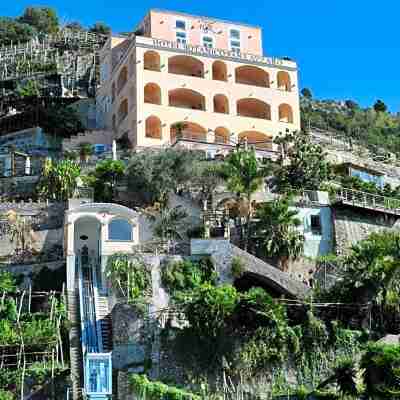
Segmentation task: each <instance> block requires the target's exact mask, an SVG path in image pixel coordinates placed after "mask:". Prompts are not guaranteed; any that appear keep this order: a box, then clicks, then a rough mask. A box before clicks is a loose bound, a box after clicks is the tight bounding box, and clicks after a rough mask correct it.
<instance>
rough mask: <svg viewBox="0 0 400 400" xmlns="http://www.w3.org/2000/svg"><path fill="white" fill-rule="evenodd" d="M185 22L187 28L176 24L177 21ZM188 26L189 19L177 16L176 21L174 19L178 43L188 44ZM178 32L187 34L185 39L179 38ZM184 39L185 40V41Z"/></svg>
mask: <svg viewBox="0 0 400 400" xmlns="http://www.w3.org/2000/svg"><path fill="white" fill-rule="evenodd" d="M178 21H179V22H184V23H185V29H183V28H178V27H177V26H176V23H177V22H178ZM187 28H188V21H187V19H185V18H175V21H174V30H175V41H176V43H178V44H187V42H188V34H187V30H188V29H187ZM178 33H181V34H184V35H185V39H183V38H178ZM183 40H184V42H183Z"/></svg>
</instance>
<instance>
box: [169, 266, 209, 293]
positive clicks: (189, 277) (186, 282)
mask: <svg viewBox="0 0 400 400" xmlns="http://www.w3.org/2000/svg"><path fill="white" fill-rule="evenodd" d="M161 279H162V283H163V285H164V286H165V287H166V288H167V289H168V291H169V292H170V293H171V294H173V293H174V292H176V291H182V290H191V289H194V288H196V287H198V286H199V285H201V284H203V283H205V282H209V283H212V284H214V283H215V281H216V273H215V270H214V265H213V264H212V262H211V260H210V259H209V258H206V259H202V260H200V261H197V262H192V261H189V260H184V261H175V262H172V263H169V264H168V265H166V266H165V267H164V268H163V270H162V275H161Z"/></svg>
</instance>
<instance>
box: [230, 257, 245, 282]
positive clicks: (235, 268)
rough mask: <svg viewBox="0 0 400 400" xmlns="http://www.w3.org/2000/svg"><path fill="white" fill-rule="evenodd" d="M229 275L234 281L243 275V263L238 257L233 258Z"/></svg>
mask: <svg viewBox="0 0 400 400" xmlns="http://www.w3.org/2000/svg"><path fill="white" fill-rule="evenodd" d="M231 273H232V276H233V277H234V278H235V279H238V278H240V277H241V276H242V275H243V273H244V263H243V261H242V259H241V258H240V257H233V258H232V264H231Z"/></svg>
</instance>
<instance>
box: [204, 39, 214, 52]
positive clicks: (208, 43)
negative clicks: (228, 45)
mask: <svg viewBox="0 0 400 400" xmlns="http://www.w3.org/2000/svg"><path fill="white" fill-rule="evenodd" d="M213 42H214V40H213V38H212V37H210V36H203V46H204V47H208V48H209V49H212V48H213Z"/></svg>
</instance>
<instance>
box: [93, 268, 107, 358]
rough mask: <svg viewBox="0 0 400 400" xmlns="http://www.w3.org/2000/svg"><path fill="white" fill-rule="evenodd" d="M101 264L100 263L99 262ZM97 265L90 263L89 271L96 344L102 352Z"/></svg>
mask: <svg viewBox="0 0 400 400" xmlns="http://www.w3.org/2000/svg"><path fill="white" fill-rule="evenodd" d="M100 265H101V264H100ZM98 266H99V264H98V263H95V264H94V265H92V268H91V270H92V271H91V272H92V281H93V296H94V311H95V319H96V333H97V345H98V349H99V352H100V353H102V352H103V351H104V349H103V338H102V335H101V323H100V319H99V315H100V310H99V288H98V283H97V274H96V271H97V267H98Z"/></svg>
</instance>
